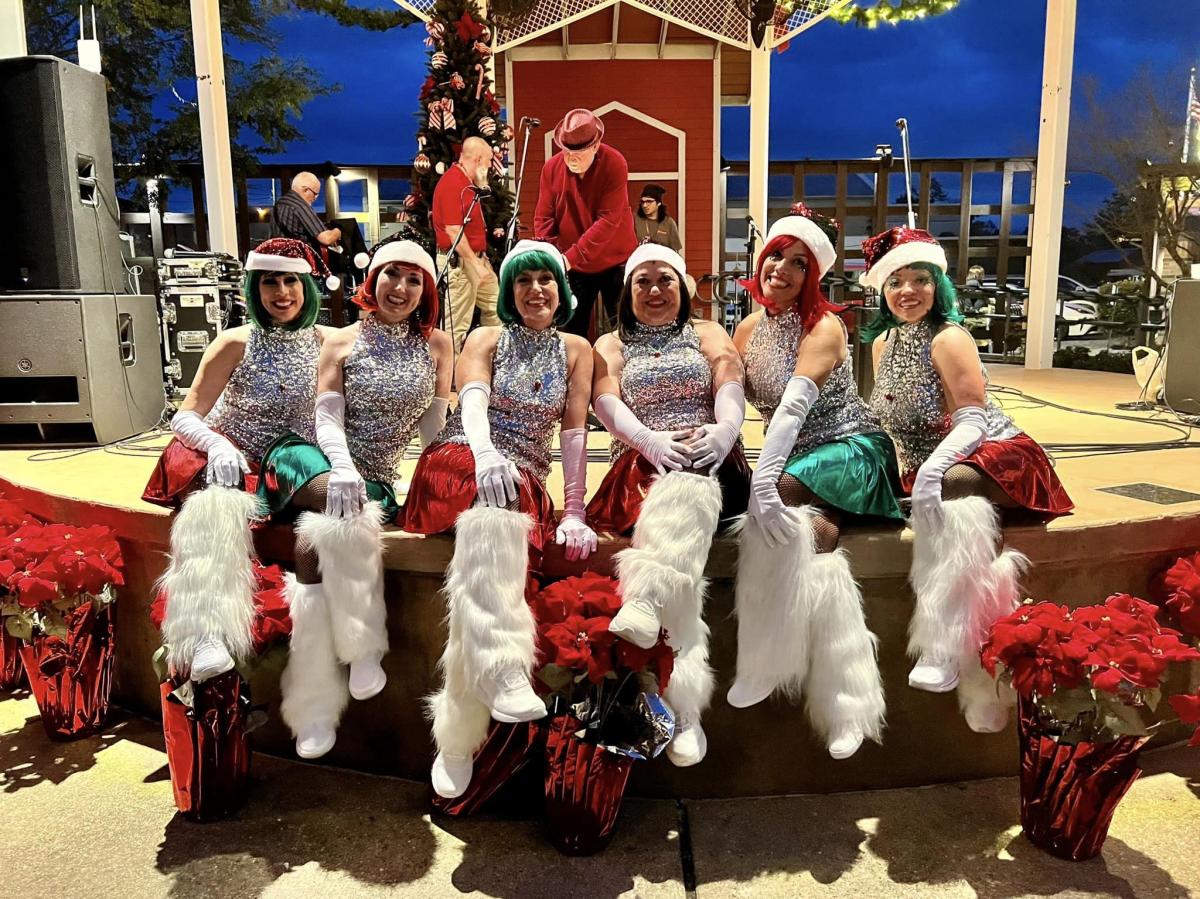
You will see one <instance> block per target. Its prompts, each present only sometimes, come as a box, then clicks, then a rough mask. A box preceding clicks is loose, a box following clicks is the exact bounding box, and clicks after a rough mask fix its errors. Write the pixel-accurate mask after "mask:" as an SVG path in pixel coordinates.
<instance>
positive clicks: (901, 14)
mask: <svg viewBox="0 0 1200 899" xmlns="http://www.w3.org/2000/svg"><path fill="white" fill-rule="evenodd" d="M958 3H959V0H879V2H877V3H876V4H875V5H874V6H866V7H864V6H859V5H858V4H856V3H850V4H847V5H846V6H840V7H838V8H837V9H834V10H832V11H831V12H830V13H829V17H830V18H831V19H833V20H834V21H835V22H839V23H840V24H842V25H846V24H848V23H850V22H853V23H854V24H855V25H859V26H862V27H865V28H876V27H878V26H879V25H880V24H881V23H882V24H885V25H899V24H900V23H901V22H912V21H915V20H917V19H924V18H928V17H929V16H940V15H942V14H943V13H948V12H950V11H951V10H953V9H954V8H955V7H956V6H958ZM780 6H781V7H783V8H785V9H788V7H789V6H791V7H794V6H795V3H794V0H785V2H783V3H781V4H780ZM788 11H789V13H790V11H791V10H790V9H788Z"/></svg>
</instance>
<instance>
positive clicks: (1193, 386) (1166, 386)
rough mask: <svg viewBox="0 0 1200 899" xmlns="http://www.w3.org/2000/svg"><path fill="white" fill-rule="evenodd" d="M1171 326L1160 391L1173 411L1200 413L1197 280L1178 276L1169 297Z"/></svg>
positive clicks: (1199, 292) (1199, 295)
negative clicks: (1170, 297) (1173, 294)
mask: <svg viewBox="0 0 1200 899" xmlns="http://www.w3.org/2000/svg"><path fill="white" fill-rule="evenodd" d="M1170 321H1171V328H1170V330H1169V331H1168V332H1167V336H1168V339H1169V343H1168V345H1167V348H1166V361H1165V363H1164V367H1163V393H1164V395H1165V396H1166V399H1167V402H1168V403H1169V404H1170V406H1171V408H1172V409H1174V410H1175V411H1176V412H1184V413H1187V414H1190V415H1200V363H1197V361H1196V347H1197V346H1200V280H1195V279H1192V278H1180V279H1179V280H1178V281H1176V282H1175V296H1174V298H1173V299H1172V300H1171V319H1170Z"/></svg>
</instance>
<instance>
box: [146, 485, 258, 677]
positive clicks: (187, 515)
mask: <svg viewBox="0 0 1200 899" xmlns="http://www.w3.org/2000/svg"><path fill="white" fill-rule="evenodd" d="M257 511H258V500H257V499H256V498H255V497H254V496H253V495H252V494H249V493H246V492H244V491H242V490H236V489H234V488H232V487H215V486H214V487H207V488H205V489H204V490H200V491H198V492H196V493H193V494H192V495H191V496H189V497H188V498H187V499H186V500H184V503H183V508H182V509H180V510H179V514H178V515H176V516H175V521H174V522H173V523H172V525H171V555H170V563H169V564H168V566H167V570H166V572H165V573H164V574H163V576H162V579H161V581H160V582H159V583H160V584H161V586H162V588H163V590H164V591H165V592H166V595H167V608H166V614H165V616H164V618H163V626H162V636H163V642H164V643H166V645H167V664H168V665H169V666H170V668H171V670H172V671H175V672H177V673H179V674H187V675H189V676H190V677H191V679H192V680H194V681H197V682H199V681H203V680H206V679H207V678H210V677H213V676H215V675H217V674H221V673H222V672H225V671H228V670H229V669H230V668H232V667H233V666H234V664H235V662H240V661H244V660H245V659H246V658H248V657H249V655H250V650H251V640H250V631H251V627H252V626H253V624H254V569H253V566H252V564H251V561H252V559H253V557H254V543H253V541H252V540H251V536H250V525H249V521H250V519H251V518H253V517H254V515H255V513H256V512H257Z"/></svg>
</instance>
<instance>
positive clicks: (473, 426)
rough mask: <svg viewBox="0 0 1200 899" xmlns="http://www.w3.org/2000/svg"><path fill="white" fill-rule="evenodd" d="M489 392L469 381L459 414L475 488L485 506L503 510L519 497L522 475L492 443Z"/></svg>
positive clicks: (460, 401)
mask: <svg viewBox="0 0 1200 899" xmlns="http://www.w3.org/2000/svg"><path fill="white" fill-rule="evenodd" d="M491 396H492V388H491V387H489V386H488V385H487V384H485V383H483V382H482V381H472V382H471V383H470V384H467V385H466V386H465V387H463V389H462V390H460V391H459V394H458V408H459V411H460V412H461V413H462V424H463V433H465V434H466V435H467V443H468V445H469V446H470V447H471V455H473V456H474V457H475V488H476V490H478V492H479V497H480V499H482V500H483V504H484V505H485V506H493V507H494V508H497V509H503V508H505V507H507V506H508V504H509V503H512V502H516V501H517V499H518V498H519V497H520V493H519V492H518V490H517V485H518V484H520V483H521V473H520V472H519V471H518V470H517V466H515V465H513V464H512V463H511V462H509V461H508V460H507V459H505V458H504V456H502V455H500V452H499V451H498V450H497V449H496V446H495V444H493V443H492V428H491V425H490V424H489V423H488V415H487V412H488V401H489V400H490V399H491Z"/></svg>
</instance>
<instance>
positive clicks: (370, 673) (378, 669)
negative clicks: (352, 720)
mask: <svg viewBox="0 0 1200 899" xmlns="http://www.w3.org/2000/svg"><path fill="white" fill-rule="evenodd" d="M386 683H387V675H386V674H384V673H383V666H382V665H380V664H379V656H375V655H371V656H367V657H366V658H365V659H358V660H357V661H354V662H351V663H350V695H351V696H353V697H354V698H355V699H370V698H371V697H372V696H375V695H377V694H378V693H379V691H380V690H382V689H383V687H384V685H385V684H386Z"/></svg>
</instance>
